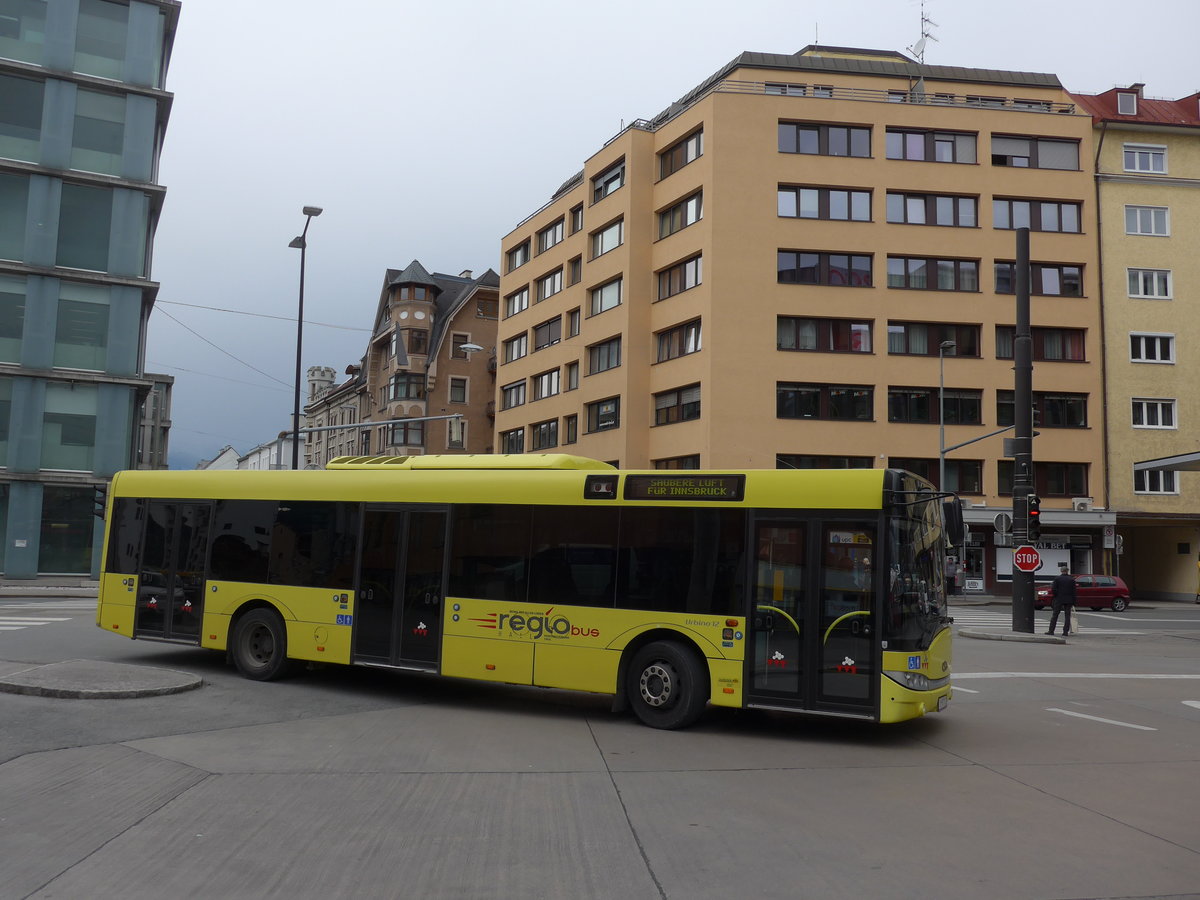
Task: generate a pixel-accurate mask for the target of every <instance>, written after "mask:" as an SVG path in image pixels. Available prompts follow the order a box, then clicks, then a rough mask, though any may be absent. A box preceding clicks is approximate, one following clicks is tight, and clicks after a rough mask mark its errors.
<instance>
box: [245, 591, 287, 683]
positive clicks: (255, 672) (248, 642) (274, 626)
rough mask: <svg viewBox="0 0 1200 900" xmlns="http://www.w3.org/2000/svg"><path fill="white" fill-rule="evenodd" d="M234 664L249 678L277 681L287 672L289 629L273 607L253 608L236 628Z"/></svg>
mask: <svg viewBox="0 0 1200 900" xmlns="http://www.w3.org/2000/svg"><path fill="white" fill-rule="evenodd" d="M230 656H232V657H233V664H234V665H235V666H236V667H237V670H238V672H239V673H241V675H242V676H243V677H245V678H250V679H253V680H254V681H273V680H274V679H276V678H281V677H283V676H284V675H286V674H287V673H288V672H289V671H290V669H291V666H290V665H289V662H288V658H287V629H286V628H285V627H284V624H283V619H281V618H280V617H279V614H278V613H277V612H275V611H274V610H273V609H263V608H259V609H252V610H250V611H249V612H248V613H246V614H245V615H244V616H242V617H241V618H240V619H238V622H237V625H236V626H235V627H234V632H233V641H232V643H231V644H230Z"/></svg>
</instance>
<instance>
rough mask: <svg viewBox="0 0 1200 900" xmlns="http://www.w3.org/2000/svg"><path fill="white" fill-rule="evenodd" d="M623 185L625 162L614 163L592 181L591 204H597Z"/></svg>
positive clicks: (622, 160)
mask: <svg viewBox="0 0 1200 900" xmlns="http://www.w3.org/2000/svg"><path fill="white" fill-rule="evenodd" d="M623 184H625V160H624V159H621V161H620V162H617V163H614V164H613V165H611V166H609V167H608V168H607V169H605V170H604V171H603V172H601V173H600V174H599V175H597V176H596V177H595V178H593V179H592V202H593V203H597V202H599V201H601V200H603V199H604V198H605V197H607V196H608V195H609V194H611V193H612V192H613V191H615V190H617V189H618V188H619V187H621V186H622V185H623Z"/></svg>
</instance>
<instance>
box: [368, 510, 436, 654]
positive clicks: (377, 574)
mask: <svg viewBox="0 0 1200 900" xmlns="http://www.w3.org/2000/svg"><path fill="white" fill-rule="evenodd" d="M446 520H447V514H446V511H445V510H440V509H439V510H430V509H395V508H391V509H367V510H366V511H365V512H364V514H363V528H362V550H361V556H360V557H359V566H358V588H357V590H358V602H357V604H356V609H355V614H354V658H355V660H357V661H361V662H377V663H384V664H388V665H396V666H401V665H409V666H413V667H416V668H421V669H429V670H433V669H436V668H437V663H438V650H439V648H440V646H441V630H442V628H441V625H442V597H443V596H444V593H443V589H442V586H443V584H444V580H445V555H446Z"/></svg>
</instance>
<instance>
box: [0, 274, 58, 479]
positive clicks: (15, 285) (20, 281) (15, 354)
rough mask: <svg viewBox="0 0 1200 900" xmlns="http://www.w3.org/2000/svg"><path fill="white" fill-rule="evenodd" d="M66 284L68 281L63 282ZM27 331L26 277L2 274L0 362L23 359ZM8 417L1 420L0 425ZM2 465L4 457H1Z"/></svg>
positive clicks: (12, 361) (0, 279) (0, 281)
mask: <svg viewBox="0 0 1200 900" xmlns="http://www.w3.org/2000/svg"><path fill="white" fill-rule="evenodd" d="M63 284H64V286H65V284H66V282H64V283H63ZM24 333H25V279H24V278H14V277H12V276H11V275H0V362H9V363H16V362H20V361H21V340H22V337H23V336H24ZM6 422H7V419H4V420H3V421H0V425H3V424H5V423H6ZM0 465H3V458H2V457H0Z"/></svg>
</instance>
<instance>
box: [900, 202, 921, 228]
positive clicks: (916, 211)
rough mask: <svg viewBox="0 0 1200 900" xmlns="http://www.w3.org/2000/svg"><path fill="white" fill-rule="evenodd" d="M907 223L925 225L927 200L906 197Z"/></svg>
mask: <svg viewBox="0 0 1200 900" xmlns="http://www.w3.org/2000/svg"><path fill="white" fill-rule="evenodd" d="M904 210H905V211H904V214H905V221H907V222H908V224H910V225H924V224H925V198H924V197H906V198H905V203H904Z"/></svg>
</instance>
